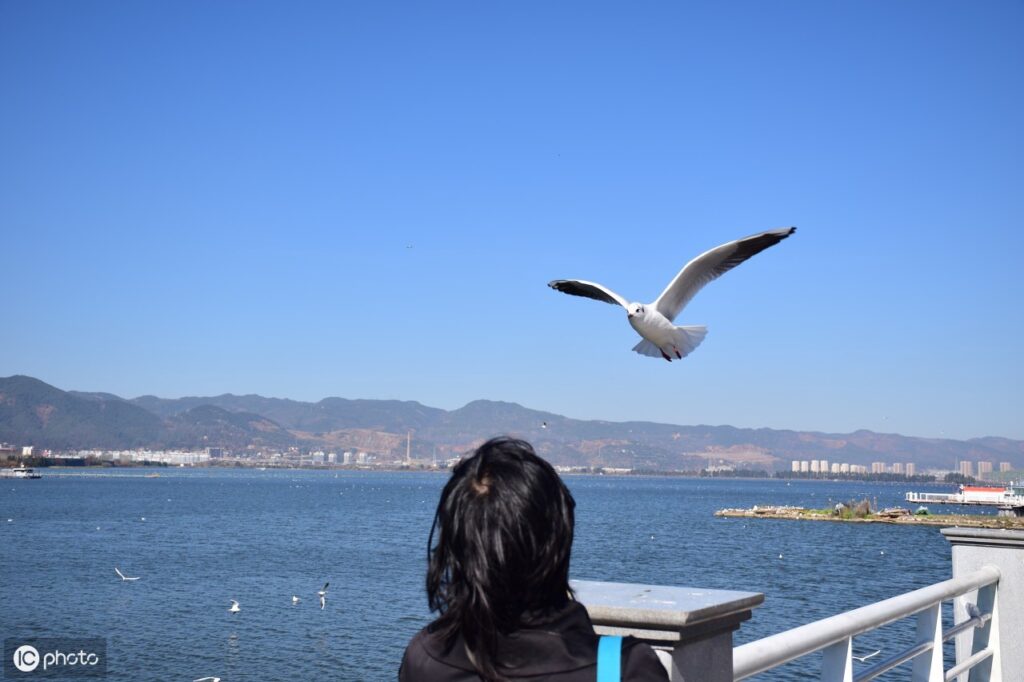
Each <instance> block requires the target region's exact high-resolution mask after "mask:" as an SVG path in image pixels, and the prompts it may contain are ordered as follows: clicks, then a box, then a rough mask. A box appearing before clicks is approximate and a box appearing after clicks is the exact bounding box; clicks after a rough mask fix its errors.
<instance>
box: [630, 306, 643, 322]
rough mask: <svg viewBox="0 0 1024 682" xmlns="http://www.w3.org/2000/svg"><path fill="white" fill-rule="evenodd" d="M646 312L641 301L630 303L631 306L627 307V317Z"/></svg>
mask: <svg viewBox="0 0 1024 682" xmlns="http://www.w3.org/2000/svg"><path fill="white" fill-rule="evenodd" d="M643 314H644V306H643V304H641V303H630V304H629V307H628V308H626V317H628V318H630V319H633V318H634V317H636V316H637V315H643Z"/></svg>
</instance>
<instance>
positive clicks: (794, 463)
mask: <svg viewBox="0 0 1024 682" xmlns="http://www.w3.org/2000/svg"><path fill="white" fill-rule="evenodd" d="M790 465H791V466H792V467H793V473H794V474H795V473H799V471H800V461H799V460H796V459H794V460H793V461H792V462H790Z"/></svg>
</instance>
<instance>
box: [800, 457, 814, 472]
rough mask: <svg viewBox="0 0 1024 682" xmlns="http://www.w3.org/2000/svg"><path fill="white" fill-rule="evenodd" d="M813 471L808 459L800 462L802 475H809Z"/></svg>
mask: <svg viewBox="0 0 1024 682" xmlns="http://www.w3.org/2000/svg"><path fill="white" fill-rule="evenodd" d="M810 471H811V463H810V462H808V461H807V460H806V459H802V460H800V473H802V474H807V473H810Z"/></svg>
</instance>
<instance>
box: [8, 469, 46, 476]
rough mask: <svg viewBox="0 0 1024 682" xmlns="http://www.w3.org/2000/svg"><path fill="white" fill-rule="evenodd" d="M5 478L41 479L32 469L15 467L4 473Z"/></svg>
mask: <svg viewBox="0 0 1024 682" xmlns="http://www.w3.org/2000/svg"><path fill="white" fill-rule="evenodd" d="M4 477H5V478H42V476H41V475H39V474H37V473H36V470H35V469H33V468H32V467H15V468H13V469H8V470H7V471H4Z"/></svg>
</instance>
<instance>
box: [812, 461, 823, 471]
mask: <svg viewBox="0 0 1024 682" xmlns="http://www.w3.org/2000/svg"><path fill="white" fill-rule="evenodd" d="M819 471H821V470H820V469H819V468H818V460H816V459H812V460H811V473H812V474H816V473H818V472H819Z"/></svg>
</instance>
